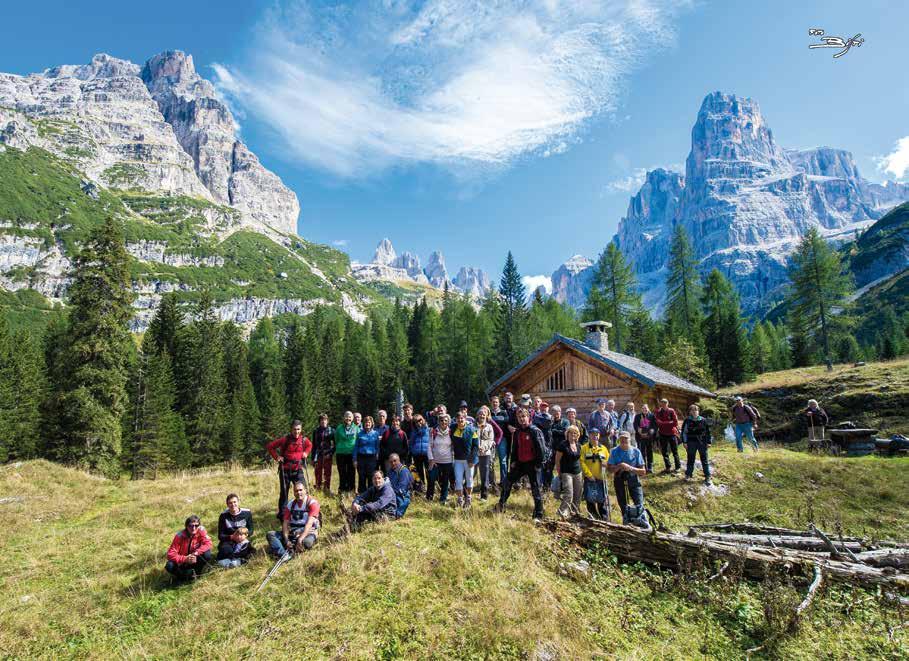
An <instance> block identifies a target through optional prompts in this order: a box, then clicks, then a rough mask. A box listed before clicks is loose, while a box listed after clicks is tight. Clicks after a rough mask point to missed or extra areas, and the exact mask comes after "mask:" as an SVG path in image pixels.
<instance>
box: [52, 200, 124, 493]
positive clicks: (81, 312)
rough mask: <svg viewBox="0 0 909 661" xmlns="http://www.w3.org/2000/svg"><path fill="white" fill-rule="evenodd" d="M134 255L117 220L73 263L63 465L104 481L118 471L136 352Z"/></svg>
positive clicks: (63, 385)
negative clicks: (130, 364)
mask: <svg viewBox="0 0 909 661" xmlns="http://www.w3.org/2000/svg"><path fill="white" fill-rule="evenodd" d="M128 261H129V255H128V254H127V252H126V248H125V244H124V239H123V229H122V227H121V226H120V224H119V223H118V222H117V221H115V220H114V219H112V218H108V219H107V220H106V221H105V222H104V224H103V225H102V226H100V227H99V228H97V229H96V230H94V231H93V233H92V234H91V235H90V237H89V239H88V241H87V243H86V244H85V246H84V247H83V248H82V250H81V251H80V253H79V255H78V257H76V260H75V263H74V268H73V282H72V285H71V286H70V289H69V298H70V310H69V317H68V322H67V330H66V341H67V343H68V349H67V350H66V351H65V352H64V354H63V356H62V358H63V361H62V365H60V368H61V377H62V378H61V381H60V390H59V391H58V393H57V397H58V403H57V411H58V414H59V416H60V432H61V438H62V444H63V448H64V452H63V455H64V458H65V459H67V460H69V461H73V462H75V463H77V464H79V465H82V466H85V467H87V468H90V469H92V470H97V471H100V472H102V473H104V474H107V475H116V474H117V473H118V472H119V470H120V465H119V459H120V451H121V444H122V440H123V438H122V437H123V429H122V416H123V415H124V412H125V409H126V404H127V400H128V398H127V392H126V381H127V361H128V357H129V355H130V350H131V349H132V347H131V343H132V338H131V337H130V334H129V327H128V323H129V320H130V319H131V318H132V307H131V303H132V300H133V294H132V290H131V288H130V278H129V267H128Z"/></svg>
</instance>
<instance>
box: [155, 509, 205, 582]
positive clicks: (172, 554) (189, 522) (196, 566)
mask: <svg viewBox="0 0 909 661" xmlns="http://www.w3.org/2000/svg"><path fill="white" fill-rule="evenodd" d="M184 526H185V527H184V528H183V530H181V531H180V532H178V533H177V534H176V535H174V541H172V542H171V543H170V548H169V549H167V564H166V565H164V569H166V570H167V573H168V574H170V575H171V576H173V577H174V578H175V579H177V580H178V581H188V580H192V579H195V578H198V577H199V576H201V575H202V574H203V573H204V572H205V570H206V569H208V565H209V563H210V562H211V538H210V537H209V536H208V533H207V532H205V528H203V527H202V524H201V523H200V522H199V517H198V516H196V515H195V514H193V515H192V516H190V517H188V518H187V519H186V522H185V523H184Z"/></svg>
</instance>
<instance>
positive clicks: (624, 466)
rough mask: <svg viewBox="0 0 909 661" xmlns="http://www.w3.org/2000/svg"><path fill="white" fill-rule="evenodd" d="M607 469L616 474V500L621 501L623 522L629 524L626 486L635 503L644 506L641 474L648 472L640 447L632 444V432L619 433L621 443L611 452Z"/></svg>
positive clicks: (620, 509)
mask: <svg viewBox="0 0 909 661" xmlns="http://www.w3.org/2000/svg"><path fill="white" fill-rule="evenodd" d="M606 470H608V471H609V473H610V474H611V475H613V476H614V481H613V487H614V488H615V497H616V500H618V501H619V511H620V512H621V513H622V523H625V524H627V523H628V520H627V515H626V512H625V506H626V505H627V504H628V499H627V498H626V496H625V487H626V485H627V486H628V492H629V493H630V494H631V500H633V501H634V504H635V505H637V506H638V507H643V505H644V488H643V487H642V486H641V478H640V476H641V475H645V474H646V473H647V469H646V468H645V467H644V457H643V455H642V454H641V451H640V450H639V449H638V448H635V447H632V446H631V434H629V433H628V432H627V431H623V432H622V433H620V434H619V444H618V445H617V446H616V447H614V448H613V449H612V452H610V453H609V461H608V462H607V464H606Z"/></svg>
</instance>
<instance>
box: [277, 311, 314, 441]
mask: <svg viewBox="0 0 909 661" xmlns="http://www.w3.org/2000/svg"><path fill="white" fill-rule="evenodd" d="M306 335H307V331H306V326H305V324H304V323H303V321H302V320H301V319H299V318H297V319H294V321H293V323H292V324H291V327H290V330H289V331H288V334H287V346H285V348H284V388H285V398H286V400H287V408H288V412H289V414H290V417H291V418H295V419H298V420H300V421H301V422H302V423H303V428H304V429H310V428H312V427H313V426H315V421H316V413H315V403H314V398H313V392H312V384H311V383H310V381H311V378H310V372H311V371H312V370H313V369H314V368H315V366H316V361H317V360H318V356H317V355H315V354H310V353H307V341H306Z"/></svg>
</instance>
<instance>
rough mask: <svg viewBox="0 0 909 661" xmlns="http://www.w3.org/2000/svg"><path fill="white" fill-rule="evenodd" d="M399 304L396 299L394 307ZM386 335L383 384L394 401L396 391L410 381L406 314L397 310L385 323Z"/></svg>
mask: <svg viewBox="0 0 909 661" xmlns="http://www.w3.org/2000/svg"><path fill="white" fill-rule="evenodd" d="M400 305H401V303H400V301H396V303H395V306H396V308H397V307H399V306H400ZM386 336H387V337H388V354H387V357H386V359H385V360H384V361H383V377H384V378H383V386H384V389H385V392H386V393H388V394H389V395H390V396H391V398H392V401H396V398H397V395H398V392H399V391H401V390H403V389H404V384H405V383H408V382H409V381H410V347H408V346H407V330H406V316H404V315H401V314H400V313H399V312H398V311H397V310H396V312H395V314H393V315H392V316H390V317H389V318H388V321H387V323H386Z"/></svg>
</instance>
